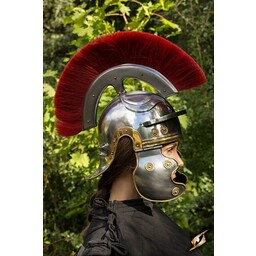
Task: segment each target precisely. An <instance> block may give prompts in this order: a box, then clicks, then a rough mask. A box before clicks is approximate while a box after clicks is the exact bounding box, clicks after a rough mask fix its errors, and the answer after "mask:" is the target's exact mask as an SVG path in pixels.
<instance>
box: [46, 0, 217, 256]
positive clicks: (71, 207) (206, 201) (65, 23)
mask: <svg viewBox="0 0 256 256" xmlns="http://www.w3.org/2000/svg"><path fill="white" fill-rule="evenodd" d="M119 30H138V31H145V32H150V33H154V34H158V35H160V36H163V37H165V38H167V39H169V40H171V41H172V42H174V43H176V44H177V45H179V46H180V47H182V48H183V49H184V50H185V51H186V52H188V53H189V54H190V55H191V56H192V57H193V58H194V59H195V60H196V61H197V62H198V63H199V64H200V65H201V67H202V68H203V70H204V71H205V73H206V76H207V79H208V83H207V84H206V85H205V86H202V87H200V88H196V89H192V90H189V91H184V92H180V93H179V94H177V95H175V96H172V97H170V98H169V100H170V101H171V103H172V104H173V105H174V107H175V108H176V109H181V108H186V109H187V112H188V113H187V115H186V117H183V118H182V119H181V123H182V127H183V135H184V136H183V139H182V141H181V146H180V151H181V152H182V155H183V160H184V162H185V166H186V168H185V170H184V172H185V173H186V175H187V176H188V178H189V183H188V186H187V190H186V193H185V194H184V195H183V196H182V197H180V198H178V199H176V200H175V201H173V202H169V203H159V206H160V207H161V208H162V209H163V211H164V212H165V213H166V214H167V215H168V216H170V218H172V219H173V220H174V221H175V222H176V223H178V224H179V225H180V226H181V227H182V228H184V229H185V230H187V231H188V232H189V233H190V235H191V237H194V236H195V235H197V234H199V233H200V232H202V231H204V230H206V229H208V230H209V231H208V232H207V233H206V239H207V242H206V244H204V245H203V246H202V247H201V250H202V252H203V255H207V256H211V255H213V254H214V250H213V223H214V220H213V181H214V175H213V168H214V167H213V117H214V115H213V104H214V102H213V1H199V0H179V1H178V0H177V1H165V0H155V1H150V2H148V1H143V0H141V1H137V0H132V1H129V0H106V1H100V0H99V1H90V0H88V1H80V0H59V1H50V0H44V96H43V99H44V113H43V115H44V116H43V118H44V191H43V193H44V231H43V232H44V255H47V256H60V255H61V256H70V255H74V252H75V251H76V250H77V248H78V247H79V245H80V244H81V243H82V239H81V236H80V233H81V231H82V229H83V227H84V226H85V225H86V224H87V214H88V211H89V210H90V207H89V200H90V195H91V194H92V193H93V192H94V191H95V188H96V182H97V180H93V181H87V180H86V179H85V176H86V175H88V174H89V173H92V172H93V171H94V170H95V168H96V167H97V165H98V157H97V155H98V152H97V130H96V129H91V130H89V131H84V132H81V133H80V134H79V135H76V136H73V137H72V138H63V137H60V136H58V135H57V134H56V131H55V128H54V120H55V117H54V106H53V97H54V94H55V87H56V83H57V81H58V78H59V76H60V74H61V72H62V70H63V68H64V66H65V65H66V63H67V62H68V60H69V59H70V57H71V56H72V55H73V54H74V53H75V52H76V51H77V50H78V49H79V48H80V47H82V46H83V45H85V44H86V43H88V42H90V41H91V40H93V39H96V38H97V37H99V36H101V35H104V34H108V33H112V32H115V31H119ZM126 87H127V91H130V90H135V89H143V90H151V88H150V87H149V86H148V85H146V84H143V83H138V81H128V82H127V85H126ZM114 95H115V92H114V90H113V89H111V88H107V90H106V91H105V92H104V94H103V96H102V98H101V101H100V105H99V113H100V112H101V111H102V110H103V108H104V107H105V106H106V104H107V103H108V102H109V101H110V100H111V99H112V98H113V96H114Z"/></svg>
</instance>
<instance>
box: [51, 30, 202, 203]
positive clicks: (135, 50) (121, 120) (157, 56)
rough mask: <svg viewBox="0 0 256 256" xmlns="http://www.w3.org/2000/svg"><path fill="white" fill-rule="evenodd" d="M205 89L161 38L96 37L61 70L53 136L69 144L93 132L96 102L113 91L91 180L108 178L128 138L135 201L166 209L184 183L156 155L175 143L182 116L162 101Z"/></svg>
mask: <svg viewBox="0 0 256 256" xmlns="http://www.w3.org/2000/svg"><path fill="white" fill-rule="evenodd" d="M126 78H135V79H139V80H141V81H144V82H146V83H148V84H150V85H151V86H153V87H154V88H155V89H156V91H157V93H149V92H142V91H135V92H130V93H127V92H126V91H125V88H124V84H123V83H124V80H125V79H126ZM205 82H206V77H205V75H204V73H203V71H202V69H201V68H200V67H199V65H198V64H197V63H196V62H195V61H194V60H193V59H192V58H191V57H190V56H189V55H188V54H187V53H186V52H184V51H183V50H182V49H181V48H179V47H178V46H177V45H175V44H173V43H171V42H170V41H168V40H166V39H164V38H162V37H159V36H156V35H153V34H149V33H145V32H133V31H129V32H116V33H113V34H110V35H106V36H102V37H100V38H98V39H96V40H94V41H93V42H91V43H89V44H87V45H86V46H84V47H83V48H81V49H80V51H78V52H77V53H76V54H75V56H74V57H73V58H71V60H70V61H69V63H68V64H67V66H66V67H65V69H64V71H63V73H62V75H61V77H60V80H59V83H58V85H57V89H56V94H55V100H54V102H55V114H56V128H57V131H58V133H59V134H60V135H63V136H72V135H75V134H78V133H79V132H81V131H83V130H87V129H90V128H92V127H95V126H97V118H96V116H97V106H98V103H99V100H100V96H101V95H102V93H103V92H104V90H105V88H106V87H107V86H109V85H111V86H113V87H114V89H115V90H116V92H117V97H116V98H115V99H113V101H112V102H111V103H110V104H109V105H108V106H107V107H106V108H105V109H104V111H103V113H102V114H101V116H100V119H99V121H98V132H99V151H100V154H99V157H100V165H99V168H98V170H96V172H95V173H94V174H93V175H92V176H91V177H90V178H94V177H97V176H99V175H100V174H102V173H104V172H105V171H107V170H108V168H109V167H110V166H111V163H112V161H113V159H114V158H115V151H116V148H117V145H118V141H119V139H120V138H122V137H123V136H128V137H130V138H131V139H132V142H133V149H134V151H135V155H136V158H137V166H136V168H135V170H134V174H133V177H134V184H135V187H136V189H137V191H138V193H139V194H140V195H141V196H142V197H143V198H146V199H148V200H151V201H170V200H172V199H174V198H176V197H178V196H180V195H181V194H182V193H183V192H184V191H185V184H186V181H187V179H186V176H185V175H183V174H182V173H179V172H177V170H178V168H179V166H178V163H177V162H176V161H175V159H172V158H169V157H166V156H164V155H163V154H162V153H161V148H162V146H163V145H165V144H168V143H171V142H175V141H177V140H178V139H179V137H180V135H181V129H180V123H179V119H178V116H179V115H181V114H184V113H185V111H184V110H181V111H178V112H176V111H175V110H174V109H173V107H172V106H171V105H170V103H169V102H168V101H167V100H166V98H167V97H169V96H171V95H173V94H175V93H177V92H178V91H181V90H187V89H190V88H193V87H196V86H200V85H202V84H204V83H205ZM173 172H175V173H176V178H175V179H172V173H173Z"/></svg>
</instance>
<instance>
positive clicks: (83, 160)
mask: <svg viewBox="0 0 256 256" xmlns="http://www.w3.org/2000/svg"><path fill="white" fill-rule="evenodd" d="M70 163H71V164H73V165H75V166H77V167H88V166H89V157H88V155H87V153H83V154H80V152H79V151H76V152H75V153H73V154H71V159H70Z"/></svg>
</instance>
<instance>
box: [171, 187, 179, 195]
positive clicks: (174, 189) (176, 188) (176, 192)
mask: <svg viewBox="0 0 256 256" xmlns="http://www.w3.org/2000/svg"><path fill="white" fill-rule="evenodd" d="M179 193H180V189H179V188H178V187H175V188H173V189H172V195H173V196H177V195H178V194H179Z"/></svg>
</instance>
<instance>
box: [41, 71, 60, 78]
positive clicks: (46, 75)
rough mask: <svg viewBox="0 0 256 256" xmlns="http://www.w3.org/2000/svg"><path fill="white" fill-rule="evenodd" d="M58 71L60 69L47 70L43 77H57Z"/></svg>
mask: <svg viewBox="0 0 256 256" xmlns="http://www.w3.org/2000/svg"><path fill="white" fill-rule="evenodd" d="M57 73H58V71H57V70H47V71H46V72H45V73H44V75H43V77H54V78H55V77H56V75H57Z"/></svg>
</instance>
